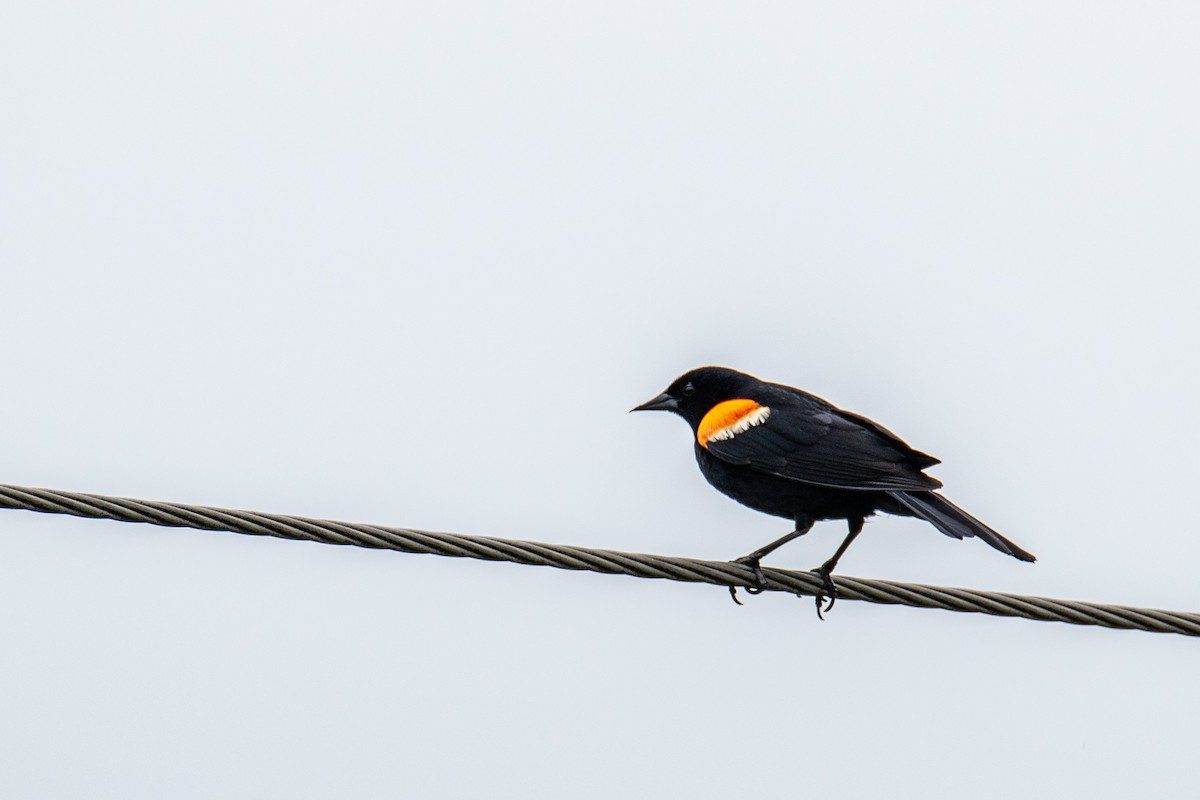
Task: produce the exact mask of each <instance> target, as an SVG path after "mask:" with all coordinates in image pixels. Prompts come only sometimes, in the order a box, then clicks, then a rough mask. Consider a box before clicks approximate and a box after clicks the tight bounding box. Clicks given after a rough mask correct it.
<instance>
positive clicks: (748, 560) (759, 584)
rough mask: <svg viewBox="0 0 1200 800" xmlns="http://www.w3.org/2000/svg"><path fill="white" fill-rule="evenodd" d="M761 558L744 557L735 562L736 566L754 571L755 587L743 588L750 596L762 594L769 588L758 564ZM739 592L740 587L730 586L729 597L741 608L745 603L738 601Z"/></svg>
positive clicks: (736, 559)
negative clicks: (739, 565)
mask: <svg viewBox="0 0 1200 800" xmlns="http://www.w3.org/2000/svg"><path fill="white" fill-rule="evenodd" d="M760 558H762V556H742V557H741V558H735V559H734V560H733V563H734V564H741V565H742V566H743V567H750V569H752V570H754V585H753V586H743V587H742V588H743V589H745V590H746V591H747V592H749V593H750V594H762V593H763V591H765V590H766V588H767V578H766V576H765V575H763V571H762V566H761V565H760V564H759V563H758V562H759V559H760ZM737 590H738V587H736V586H730V587H729V596H730V597H732V598H733V602H735V603H737V604H738V605H739V606H740V605H743V603H742V601H741V600H738V596H737Z"/></svg>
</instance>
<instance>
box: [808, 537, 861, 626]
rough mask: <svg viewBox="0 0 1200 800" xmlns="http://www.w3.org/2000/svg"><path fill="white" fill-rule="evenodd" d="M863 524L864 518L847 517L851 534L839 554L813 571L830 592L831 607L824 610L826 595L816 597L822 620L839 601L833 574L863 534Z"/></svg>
mask: <svg viewBox="0 0 1200 800" xmlns="http://www.w3.org/2000/svg"><path fill="white" fill-rule="evenodd" d="M863 522H864V520H863V518H862V517H847V518H846V524H847V525H849V526H850V533H848V534H847V535H846V538H845V539H844V540H842V544H841V545H840V546H839V547H838V549H837V552H836V553H834V554H833V557H832V558H830V559H829V560H828V561H826V562H825V563H824V564H822V565H821V566H819V567H817V568H816V569H814V570H813V572H815V573H817V575H818V576H820V578H821V581H822V582H823V583H824V584H825V588H826V589H827V590H828V591H829V605H827V606H825V608H824V609H822V608H821V606H822V605H824V603H825V595H824V593H822V594H818V595H817V596H816V601H817V617H819V618H820V619H825V617H824V615H823V611H828V610H829V609H831V608H833V604H834V603H835V602H836V601H837V587H836V586H834V584H833V575H832V573H833V570H834V569H835V568H836V567H837V563H838V561H839V560H841V557H842V554H843V553H845V552H846V548H847V547H849V546H850V543H851V542H853V541H854V539H855V538H856V537H857V536H858V535H859V534H860V533H862V529H863Z"/></svg>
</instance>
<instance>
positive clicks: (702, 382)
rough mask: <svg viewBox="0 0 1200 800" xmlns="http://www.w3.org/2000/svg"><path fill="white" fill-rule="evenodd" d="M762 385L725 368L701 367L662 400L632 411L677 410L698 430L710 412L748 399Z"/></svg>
mask: <svg viewBox="0 0 1200 800" xmlns="http://www.w3.org/2000/svg"><path fill="white" fill-rule="evenodd" d="M756 385H759V382H758V381H757V380H756V379H755V378H752V377H751V376H749V375H747V374H745V373H743V372H738V371H736V370H732V369H726V368H725V367H700V368H699V369H694V370H692V371H691V372H685V373H684V374H683V375H680V376H679V377H678V378H676V379H675V381H674V382H673V383H672V384H671V385H670V386H668V387H667V390H666V391H665V392H663V393H662V394H660V395H659V396H658V397H655V398H652V399H650V400H647V401H646V402H645V403H642V404H641V405H640V406H636V407H635V408H631V409H630V411H673V412H675V413H676V414H678V415H679V416H681V417H683V418H684V419H685V420H687V423H688V424H689V425H691V426H692V430H696V429H697V428H698V427H699V426H700V422H701V420H703V419H704V417H705V415H706V414H708V412H710V411H712V410H713V408H714V407H716V406H717V405H718V404H719V403H724V402H726V401H728V400H734V399H736V398H743V397H746V396H747V394H748V393H749V392H750V391H751V390H752V388H753V387H754V386H756Z"/></svg>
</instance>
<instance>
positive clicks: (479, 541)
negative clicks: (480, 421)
mask: <svg viewBox="0 0 1200 800" xmlns="http://www.w3.org/2000/svg"><path fill="white" fill-rule="evenodd" d="M0 508H11V509H20V510H25V511H39V512H42V513H47V514H69V515H72V516H76V517H88V518H94V519H111V520H118V521H121V522H143V523H148V524H151V525H162V526H168V527H176V528H197V529H200V530H210V531H229V532H232V533H244V534H251V535H254V536H275V537H278V538H281V539H298V540H301V541H310V542H320V543H323V544H340V545H353V546H355V547H368V548H373V549H378V550H398V551H400V552H403V553H427V554H431V555H440V556H453V557H456V558H477V559H483V560H486V561H511V562H514V563H517V564H529V565H534V566H543V567H557V568H558V569H571V570H586V571H590V572H600V573H604V574H608V575H630V576H633V577H636V578H663V579H666V580H673V581H685V582H689V583H710V584H714V585H717V586H725V587H729V586H747V585H750V584H752V583H753V580H754V579H753V573H752V571H751V570H750V569H749V568H748V567H745V566H742V565H741V564H735V563H733V562H729V561H703V560H699V559H694V558H680V557H675V556H656V555H648V554H645V553H622V552H618V551H614V550H600V549H596V548H590V547H571V546H568V545H560V544H544V543H541V542H523V541H516V540H511V539H497V538H493V537H487V536H463V535H460V534H454V533H436V532H433V531H418V530H411V529H408V528H393V527H384V526H380V525H362V524H357V523H349V522H335V521H331V520H319V519H307V518H304V517H293V516H286V515H283V514H262V513H256V512H253V511H236V510H232V509H224V508H209V507H206V506H194V505H183V504H180V503H163V502H156V501H148V500H132V499H129V498H124V497H106V496H103V495H95V494H82V493H78V492H62V491H56V490H52V489H33V488H28V487H23V486H8V485H0ZM763 575H764V576H765V577H766V579H767V586H766V591H774V592H790V593H792V594H798V595H808V596H813V595H817V594H820V593H821V589H822V581H821V579H820V578H819V577H818V576H817V575H815V574H814V573H811V572H798V571H793V570H782V569H771V568H769V567H764V568H763ZM834 583H835V584H836V585H837V589H838V597H839V599H842V600H865V601H867V602H870V603H881V604H885V605H906V606H912V607H915V608H940V609H944V610H947V611H962V612H976V613H981V614H991V615H994V616H1001V617H1022V618H1025V619H1033V620H1041V621H1044V622H1067V623H1070V624H1072V625H1098V626H1101V627H1106V628H1121V629H1125V630H1142V631H1151V632H1154V633H1177V634H1182V635H1184V636H1200V614H1193V613H1185V612H1177V611H1160V610H1157V609H1151V608H1132V607H1129V606H1114V605H1104V604H1100V603H1085V602H1079V601H1072V600H1052V599H1050V598H1046V597H1027V596H1023V595H1016V594H1005V593H1002V592H984V591H976V590H973V589H956V588H950V587H944V586H925V585H922V584H916V583H896V582H893V581H881V580H868V579H865V578H848V577H842V576H834Z"/></svg>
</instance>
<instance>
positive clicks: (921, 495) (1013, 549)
mask: <svg viewBox="0 0 1200 800" xmlns="http://www.w3.org/2000/svg"><path fill="white" fill-rule="evenodd" d="M888 494H890V495H891V496H892V497H894V498H896V500H897V501H899V503H900V505H902V506H904V507H905V508H907V509H908V510H909V511H911V512H912V513H913V514H916V515H917V516H918V517H920V518H921V519H923V520H925V521H927V522H929V523H931V524H932V525H933V526H934V527H935V528H937V529H938V530H939V531H941V532H942V533H944V534H946V535H947V536H953V537H954V538H955V539H964V538H966V537H969V536H978V537H979V538H980V539H983V541H985V542H987V543H988V544H990V545H991V546H992V547H994V548H996V549H997V550H999V551H1000V552H1001V553H1007V554H1008V555H1010V556H1012V557H1013V558H1019V559H1020V560H1022V561H1036V560H1037V559H1036V558H1034V557H1033V554H1032V553H1027V552H1025V551H1024V550H1022V549H1021V548H1019V547H1017V546H1016V545H1015V544H1013V543H1012V542H1010V541H1009V540H1008V539H1005V538H1004V537H1003V536H1001V535H1000V534H998V533H996V532H995V531H994V530H992V529H991V528H989V527H988V526H987V525H984V524H983V523H982V522H980V521H979V520H977V519H975V518H974V517H972V516H971V515H970V514H968V513H967V512H965V511H963V510H962V509H961V508H959V507H958V506H956V505H954V503H951V502H950V501H949V500H947V499H946V498H944V497H942V496H941V495H940V494H938V493H937V492H888Z"/></svg>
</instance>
